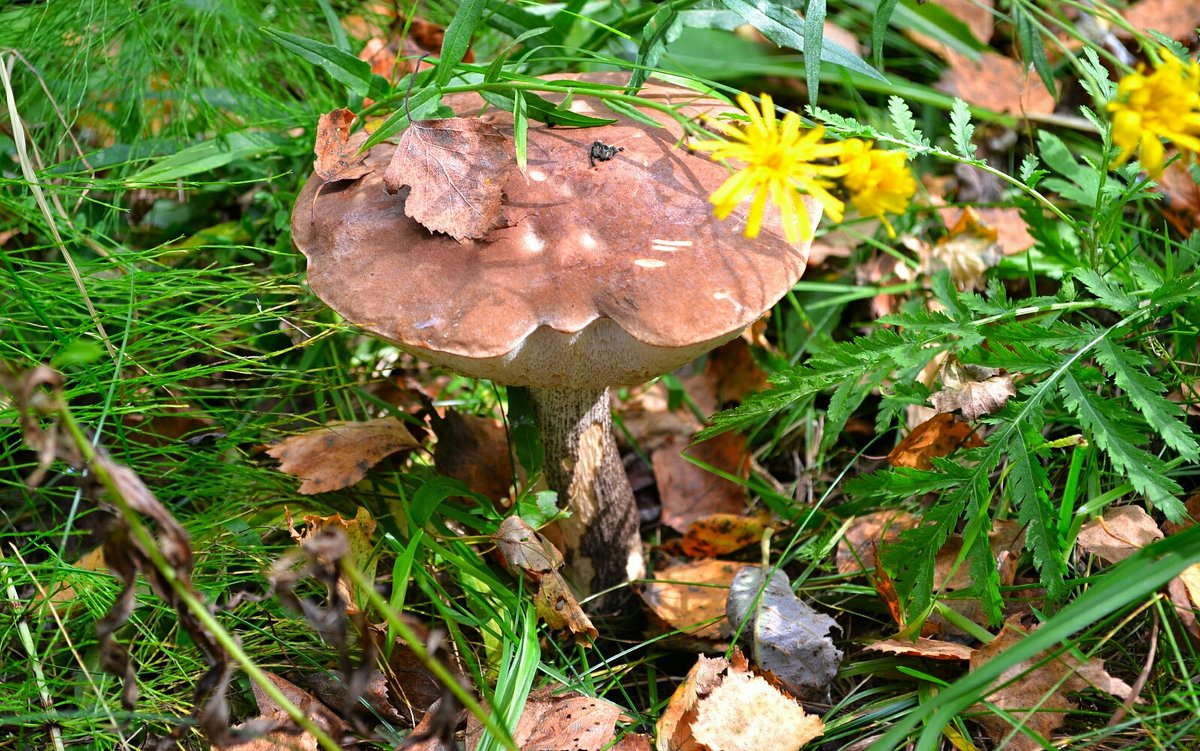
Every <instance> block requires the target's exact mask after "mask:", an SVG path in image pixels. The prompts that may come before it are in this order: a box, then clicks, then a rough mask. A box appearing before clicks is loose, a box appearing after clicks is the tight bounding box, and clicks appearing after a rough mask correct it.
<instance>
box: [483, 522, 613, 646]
mask: <svg viewBox="0 0 1200 751" xmlns="http://www.w3.org/2000/svg"><path fill="white" fill-rule="evenodd" d="M492 539H493V540H494V541H495V543H496V548H497V549H498V550H499V551H500V555H501V557H503V558H504V562H505V565H507V566H508V568H509V570H510V571H512V572H513V573H515V574H518V575H521V576H523V577H524V578H525V580H526V581H528V582H529V583H530V584H532V585H534V586H535V587H537V591H536V592H535V593H534V598H533V604H534V607H535V608H536V609H537V613H538V616H540V617H541V619H542V620H543V621H545V622H546V625H547V626H549V627H550V629H551V630H553V631H556V632H559V633H563V634H566V635H569V636H571V637H573V638H574V639H575V642H576V643H577V644H588V643H590V642H591V641H592V640H594V639H595V638H596V636H597V635H598V632H597V631H596V628H595V626H593V625H592V621H591V619H590V618H588V617H587V615H586V614H585V613H584V612H583V609H582V608H580V607H579V603H578V602H577V601H576V600H575V596H574V595H573V594H572V593H571V589H570V587H568V586H567V581H566V580H565V579H563V577H562V574H560V573H559V572H558V570H559V569H560V568H562V565H563V557H562V554H561V553H559V552H558V549H557V548H555V547H554V546H553V545H551V544H550V543H549V542H548V541H547V540H546V538H544V537H542V536H541V535H540V534H538V533H537V531H535V530H534V529H533V527H530V526H529V525H528V524H527V523H525V520H524V519H522V518H521V517H519V516H517V515H516V514H514V515H512V516H509V517H508V518H506V519H505V520H504V521H502V522H500V526H499V527H498V528H497V529H496V534H495V535H494V536H493V538H492Z"/></svg>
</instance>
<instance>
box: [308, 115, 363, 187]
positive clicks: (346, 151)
mask: <svg viewBox="0 0 1200 751" xmlns="http://www.w3.org/2000/svg"><path fill="white" fill-rule="evenodd" d="M352 122H354V113H353V112H351V111H350V110H348V109H345V108H342V109H336V110H333V111H332V112H326V113H325V114H324V115H321V118H320V119H319V120H318V121H317V142H316V145H315V146H313V153H315V154H316V155H317V159H316V161H315V162H314V163H313V172H316V173H317V175H319V176H320V177H321V179H322V180H325V181H326V182H334V181H335V180H356V179H358V178H360V177H362V176H363V175H365V174H367V173H368V172H370V171H371V168H370V167H368V166H367V165H366V164H364V161H365V160H366V158H367V155H366V154H360V153H358V146H354V145H351V144H350V124H351V123H352Z"/></svg>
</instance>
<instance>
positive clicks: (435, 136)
mask: <svg viewBox="0 0 1200 751" xmlns="http://www.w3.org/2000/svg"><path fill="white" fill-rule="evenodd" d="M513 160H514V156H513V150H512V144H511V142H510V140H509V139H508V138H507V137H505V136H504V135H503V134H502V133H501V132H500V131H498V130H496V128H495V127H493V126H492V124H491V123H489V122H487V121H486V120H484V119H482V118H478V117H450V118H446V119H444V120H416V121H414V122H413V123H412V125H410V126H409V127H408V130H406V131H404V135H402V136H401V137H400V141H399V143H398V144H397V145H396V151H395V153H394V154H393V155H392V161H391V163H390V164H388V167H387V171H386V172H385V173H384V178H383V179H384V184H385V185H386V186H387V190H388V192H389V193H396V192H398V191H399V190H400V188H401V187H403V186H406V185H407V186H408V187H409V193H408V197H407V198H406V199H405V201H404V213H405V214H407V215H408V216H409V217H411V218H413V219H415V220H416V221H418V222H420V223H421V224H422V225H424V226H425V228H426V229H428V230H430V231H431V232H443V233H445V234H447V235H450V236H451V237H453V238H454V239H455V240H459V241H461V240H463V239H464V238H471V239H479V238H482V237H484V236H486V235H487V233H488V232H490V231H491V230H492V228H493V227H495V226H496V225H497V224H498V223H499V221H500V198H501V194H502V193H503V192H504V173H505V172H506V171H507V169H508V167H509V165H511V164H512V163H513Z"/></svg>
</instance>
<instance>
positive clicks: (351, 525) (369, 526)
mask: <svg viewBox="0 0 1200 751" xmlns="http://www.w3.org/2000/svg"><path fill="white" fill-rule="evenodd" d="M286 515H287V526H288V534H290V535H291V537H292V539H293V540H295V541H296V544H297V545H300V546H302V547H303V546H304V544H305V543H307V542H309V541H311V540H313V539H314V538H315V537H316V536H317V535H319V534H320V533H321V532H322V531H324V530H326V529H331V528H332V529H337V530H339V531H341V533H342V534H344V535H345V536H346V541H347V542H348V543H349V545H350V560H351V561H353V562H354V566H355V568H357V569H358V570H359V571H361V572H362V573H363V576H365V577H366V579H367V581H369V582H374V581H375V566H376V564H377V563H378V559H377V558H376V557H375V556H374V551H375V545H374V543H373V542H372V541H371V537H372V536H373V535H374V534H375V527H376V524H375V519H374V518H373V517H372V516H371V512H370V511H367V510H366V509H365V508H363V507H362V506H359V507H358V511H356V512H355V514H354V518H353V519H343V518H342V515H341V514H334V515H333V516H317V515H316V514H305V516H304V529H302V530H300V531H299V532H296V531H295V530H294V529H293V528H292V515H291V512H290V511H286ZM338 589H339V591H341V593H342V600H343V601H344V602H346V603H347V608H348V609H349V611H350V612H357V611H356V603H358V600H359V598H356V597H355V596H354V595H353V594H352V592H351V590H350V587H349V585H348V584H347V582H346V581H345V580H344V579H339V580H338ZM358 604H362V603H358Z"/></svg>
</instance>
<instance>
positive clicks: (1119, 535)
mask: <svg viewBox="0 0 1200 751" xmlns="http://www.w3.org/2000/svg"><path fill="white" fill-rule="evenodd" d="M1161 539H1163V533H1162V531H1161V530H1159V528H1158V525H1157V524H1155V523H1154V520H1153V519H1151V518H1150V515H1149V514H1147V513H1146V511H1145V509H1143V508H1142V507H1141V506H1116V507H1110V508H1109V509H1107V510H1106V511H1105V512H1104V515H1103V516H1102V517H1100V518H1099V519H1093V520H1091V521H1090V522H1088V523H1087V524H1084V525H1083V528H1082V529H1080V530H1079V536H1078V537H1077V538H1075V544H1076V545H1077V546H1078V547H1079V549H1080V550H1081V551H1083V552H1085V553H1091V554H1092V555H1094V556H1096V557H1097V558H1100V559H1102V560H1104V561H1107V562H1109V563H1118V562H1120V561H1123V560H1125V559H1126V558H1128V557H1129V556H1131V555H1133V554H1134V553H1136V552H1137V551H1139V550H1141V549H1142V548H1144V547H1146V546H1147V545H1149V544H1150V543H1152V542H1154V541H1155V540H1161Z"/></svg>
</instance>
